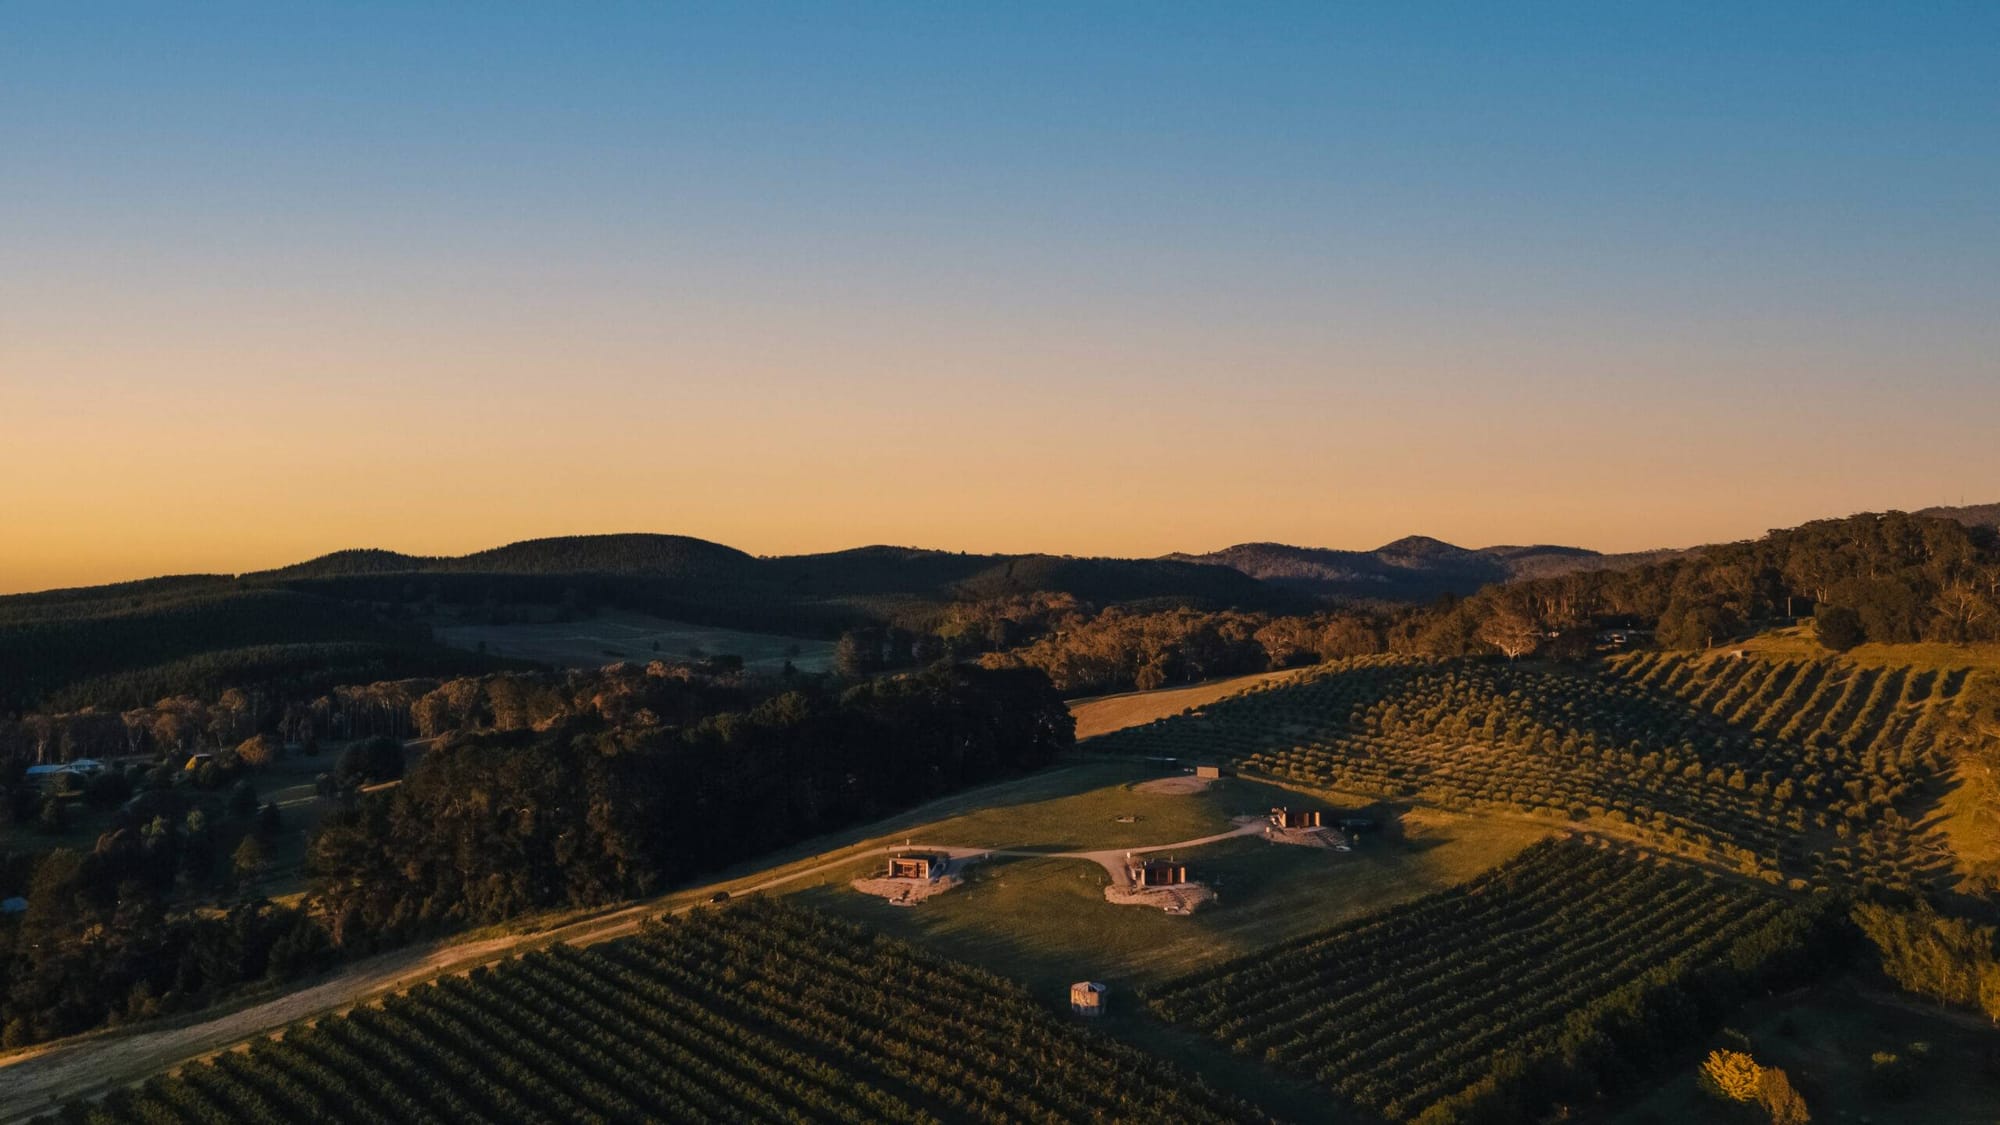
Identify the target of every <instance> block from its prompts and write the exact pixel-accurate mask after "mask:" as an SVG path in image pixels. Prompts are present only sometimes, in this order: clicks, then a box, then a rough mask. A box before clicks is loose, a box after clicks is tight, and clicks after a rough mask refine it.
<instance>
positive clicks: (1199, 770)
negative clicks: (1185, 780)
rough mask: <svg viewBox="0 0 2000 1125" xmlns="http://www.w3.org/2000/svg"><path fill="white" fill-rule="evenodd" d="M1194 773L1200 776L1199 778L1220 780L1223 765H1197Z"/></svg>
mask: <svg viewBox="0 0 2000 1125" xmlns="http://www.w3.org/2000/svg"><path fill="white" fill-rule="evenodd" d="M1194 775H1195V776H1196V777H1199V778H1205V779H1207V780H1209V781H1216V780H1219V779H1220V778H1221V777H1222V767H1221V766H1196V767H1195V768H1194Z"/></svg>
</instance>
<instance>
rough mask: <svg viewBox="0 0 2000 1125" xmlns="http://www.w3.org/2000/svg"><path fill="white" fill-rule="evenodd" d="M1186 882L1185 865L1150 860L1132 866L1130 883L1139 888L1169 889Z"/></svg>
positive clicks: (1163, 860) (1170, 861) (1167, 860)
mask: <svg viewBox="0 0 2000 1125" xmlns="http://www.w3.org/2000/svg"><path fill="white" fill-rule="evenodd" d="M1187 881H1188V877H1187V864H1185V863H1175V862H1174V861H1173V860H1171V859H1150V860H1147V861H1146V862H1144V863H1135V864H1133V865H1132V883H1133V885H1135V886H1140V887H1171V886H1176V885H1178V884H1181V883H1185V882H1187Z"/></svg>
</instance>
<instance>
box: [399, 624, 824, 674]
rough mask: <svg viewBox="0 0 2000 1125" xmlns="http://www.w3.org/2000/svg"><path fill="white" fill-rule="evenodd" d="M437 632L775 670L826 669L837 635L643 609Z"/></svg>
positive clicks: (470, 644)
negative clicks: (669, 616)
mask: <svg viewBox="0 0 2000 1125" xmlns="http://www.w3.org/2000/svg"><path fill="white" fill-rule="evenodd" d="M436 633H437V638H438V640H440V641H442V642H444V643H445V644H448V645H451V646H453V647H455V648H465V649H474V650H479V651H484V652H490V653H493V654H494V655H496V656H511V657H514V658H516V659H520V660H534V661H538V662H540V663H543V664H554V665H556V666H558V667H565V668H595V667H598V666H600V665H603V664H609V663H611V662H612V661H616V660H631V661H638V662H640V663H644V662H645V661H648V660H661V659H664V660H686V659H689V658H694V657H701V656H740V657H742V658H743V666H744V667H745V668H749V669H752V670H755V671H759V672H776V671H778V670H780V669H781V668H783V667H784V666H785V661H787V660H790V661H791V662H792V664H793V665H794V666H795V667H797V668H798V669H799V670H800V671H802V672H824V671H826V670H827V669H829V668H831V667H832V666H833V643H832V642H831V641H817V640H809V639H806V638H803V637H784V636H778V635H776V634H773V633H745V632H742V631H740V630H737V629H717V628H711V627H709V626H706V625H689V624H686V623H684V622H680V621H667V620H664V619H662V618H658V617H648V616H646V615H645V614H642V613H622V612H621V613H604V614H600V615H598V616H596V617H590V618H585V619H583V620H581V621H554V622H537V623H532V624H519V625H440V626H438V627H437V630H436Z"/></svg>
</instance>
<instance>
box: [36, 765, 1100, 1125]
mask: <svg viewBox="0 0 2000 1125" xmlns="http://www.w3.org/2000/svg"><path fill="white" fill-rule="evenodd" d="M1068 768H1069V767H1060V768H1059V769H1058V770H1056V771H1044V772H1042V773H1039V774H1034V775H1030V776H1028V777H1024V778H1016V779H1013V780H1009V781H1003V782H997V783H995V784H993V785H987V786H981V787H979V788H977V789H972V790H968V791H966V792H963V793H958V794H955V795H952V796H949V797H943V798H940V799H938V800H936V801H932V802H930V803H928V804H926V805H923V806H920V807H918V808H916V809H912V810H910V811H908V812H905V813H902V814H900V815H898V816H895V817H891V818H889V819H888V820H885V821H881V822H879V823H877V824H874V825H870V826H868V827H866V828H864V829H858V830H856V831H855V832H854V833H852V834H849V838H858V839H859V840H860V841H861V842H859V843H854V844H845V845H836V846H834V847H831V848H828V849H827V850H826V851H825V852H823V853H821V854H820V855H816V856H808V857H804V858H800V859H794V860H792V861H790V862H789V863H779V864H774V865H772V866H771V867H768V868H766V869H765V870H766V871H771V872H779V874H775V875H771V876H770V877H768V878H759V876H760V875H762V874H763V872H753V873H750V874H747V875H743V876H739V877H737V878H734V879H723V880H718V881H716V882H713V883H710V884H708V885H706V886H702V887H698V888H682V889H680V890H676V891H673V892H670V893H668V894H664V895H659V896H656V897H654V898H650V899H644V900H641V901H638V902H634V903H631V904H628V905H625V906H621V907H614V908H610V909H607V910H604V911H601V912H598V913H594V914H590V915H587V916H584V917H580V918H576V919H573V920H570V921H567V922H564V923H562V924H560V925H557V926H554V927H551V928H547V929H543V930H538V931H532V932H514V933H508V934H503V935H501V936H498V937H493V938H486V939H481V940H473V941H464V940H461V941H451V942H440V943H432V944H428V945H420V946H412V947H410V948H407V949H399V950H396V951H394V952H391V953H384V954H381V955H379V956H376V957H370V958H366V959H364V960H361V961H356V962H353V963H352V964H349V965H346V966H343V967H342V968H340V969H339V970H337V971H336V972H335V973H334V974H333V975H331V976H329V977H327V978H326V979H324V980H322V981H320V982H319V983H317V984H313V985H310V986H308V987H305V988H301V989H296V990H294V991H291V992H287V993H285V994H283V995H281V996H276V997H273V998H271V999H269V1000H263V1001H258V1002H255V1003H250V1004H247V1005H244V1006H242V1007H239V1008H236V1009H234V1010H231V1011H226V1012H222V1013H220V1014H215V1015H211V1016H208V1017H206V1018H199V1019H198V1022H190V1023H185V1024H180V1025H177V1026H160V1025H158V1024H152V1025H143V1026H141V1027H139V1028H135V1029H131V1030H123V1029H120V1030H112V1031H103V1032H94V1033H90V1034H86V1035H81V1036H76V1037H73V1038H70V1039H64V1040H58V1041H57V1042H54V1043H49V1044H44V1045H42V1046H40V1047H32V1048H29V1049H27V1050H23V1051H17V1052H14V1053H13V1054H10V1055H7V1056H5V1057H0V1125H15V1123H17V1122H23V1121H26V1120H28V1119H29V1118H32V1117H34V1116H36V1115H38V1114H41V1113H46V1112H48V1111H49V1110H51V1109H53V1108H55V1107H56V1106H57V1105H59V1104H60V1103H62V1102H65V1101H69V1100H72V1099H75V1098H95V1097H100V1096H102V1095H104V1094H105V1093H108V1092H109V1091H111V1090H115V1089H117V1088H119V1087H120V1086H129V1085H132V1084H134V1083H138V1082H142V1081H144V1080H146V1079H147V1078H150V1077H152V1076H153V1075H155V1074H160V1073H163V1072H165V1071H170V1070H173V1069H175V1068H177V1067H180V1066H184V1065H186V1064H187V1063H190V1062H194V1061H197V1060H200V1059H203V1058H207V1057H209V1056H211V1055H215V1054H219V1053H220V1052H222V1051H225V1050H229V1049H231V1048H233V1047H236V1046H239V1045H241V1044H243V1043H246V1042H248V1041H250V1040H253V1039H257V1038H260V1037H264V1036H268V1035H271V1034H273V1033H275V1032H277V1031H279V1030H281V1029H282V1028H284V1027H286V1026H287V1025H289V1024H293V1023H296V1022H298V1021H300V1020H306V1019H312V1018H315V1017H318V1016H323V1015H329V1014H333V1013H337V1012H341V1011H345V1010H347V1009H349V1008H352V1007H354V1006H355V1005H357V1004H362V1003H366V1002H368V1001H370V1000H373V999H376V998H378V997H381V996H384V995H387V994H389V993H393V992H399V991H403V990H405V989H408V988H410V987H412V986H414V985H418V984H421V983H423V982H424V981H427V980H432V979H435V978H437V977H440V976H447V975H450V974H453V973H465V972H470V971H472V970H473V969H475V968H477V967H479V966H480V965H487V964H492V963H493V962H495V961H500V960H503V959H505V958H507V957H511V956H515V955H517V954H521V953H525V952H528V951H530V950H534V949H539V948H542V947H544V946H547V945H550V944H553V943H555V942H566V943H568V944H571V945H592V944H595V943H597V942H601V941H609V940H611V939H612V938H617V937H622V936H624V935H626V934H629V933H632V932H634V931H636V930H637V929H638V928H639V926H640V924H641V923H642V922H644V921H645V920H646V919H648V918H651V917H657V916H659V915H661V914H664V913H676V914H678V913H682V912H685V911H687V910H691V909H694V908H695V907H696V906H698V905H700V904H702V903H704V902H706V901H707V900H708V898H709V896H710V895H711V894H713V893H714V892H715V891H717V890H724V889H726V890H727V891H728V892H729V893H730V894H731V895H744V894H751V893H755V892H757V891H765V890H771V889H774V888H777V887H781V886H784V885H786V884H788V883H793V882H797V881H798V880H801V879H809V878H812V877H814V876H816V875H821V874H824V873H826V872H827V871H830V870H834V869H837V868H840V867H845V866H848V865H850V864H852V863H853V862H854V861H855V860H856V859H860V858H864V857H866V856H869V855H879V854H883V853H885V852H887V851H889V850H891V849H892V848H893V847H900V846H901V845H882V844H875V843H871V842H870V841H872V840H874V839H879V838H880V837H881V836H883V835H886V834H888V833H889V832H891V831H894V830H898V828H897V826H907V825H911V824H915V823H924V822H927V821H930V820H938V819H942V818H944V817H945V816H948V815H950V814H952V813H953V812H956V811H962V810H963V809H964V808H966V807H977V806H978V805H979V804H980V803H982V802H985V801H990V800H992V799H994V798H996V797H998V796H1000V795H1003V794H1006V793H1008V792H1010V791H1013V790H1018V789H1032V788H1035V787H1037V786H1045V785H1047V784H1049V782H1050V780H1051V778H1053V777H1054V776H1055V775H1056V774H1058V773H1061V772H1066V770H1067V769H1068ZM862 833H866V835H862ZM960 850H961V851H973V850H978V849H960ZM799 864H805V866H802V867H801V866H797V865H799Z"/></svg>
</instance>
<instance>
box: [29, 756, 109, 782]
mask: <svg viewBox="0 0 2000 1125" xmlns="http://www.w3.org/2000/svg"><path fill="white" fill-rule="evenodd" d="M103 772H104V763H103V762H100V761H98V760H97V759H95V758H78V759H76V760H75V761H73V762H63V763H61V764H60V765H41V766H29V767H28V770H27V772H26V773H25V774H23V775H22V780H24V781H30V782H33V783H34V784H36V785H53V784H55V783H57V782H60V781H61V780H62V779H63V778H65V777H96V776H97V775H98V774H100V773H103Z"/></svg>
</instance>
